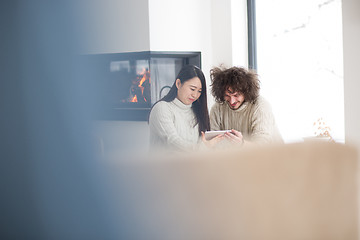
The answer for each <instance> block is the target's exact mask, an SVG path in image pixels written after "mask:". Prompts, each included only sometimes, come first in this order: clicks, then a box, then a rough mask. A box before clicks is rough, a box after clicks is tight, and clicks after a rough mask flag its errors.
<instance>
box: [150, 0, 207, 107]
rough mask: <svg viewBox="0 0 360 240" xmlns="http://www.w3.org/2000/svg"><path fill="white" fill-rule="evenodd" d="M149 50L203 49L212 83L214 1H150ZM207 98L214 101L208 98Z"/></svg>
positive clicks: (203, 65)
mask: <svg viewBox="0 0 360 240" xmlns="http://www.w3.org/2000/svg"><path fill="white" fill-rule="evenodd" d="M149 20H150V50H152V51H200V52H201V62H202V66H201V67H202V70H203V72H204V74H205V77H206V80H207V87H209V84H210V81H209V79H210V77H209V72H210V67H211V64H212V62H211V60H212V48H211V46H212V38H211V1H208V0H182V1H178V0H167V1H163V0H149ZM208 100H211V99H210V98H209V97H208Z"/></svg>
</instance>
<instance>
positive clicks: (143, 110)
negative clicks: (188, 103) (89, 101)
mask: <svg viewBox="0 0 360 240" xmlns="http://www.w3.org/2000/svg"><path fill="white" fill-rule="evenodd" d="M90 57H91V58H92V59H95V60H96V61H97V62H101V63H102V64H103V65H104V63H105V65H106V64H107V63H108V64H110V62H112V61H128V60H129V61H135V60H149V65H150V60H151V58H181V59H182V65H183V66H184V65H187V64H192V65H195V66H197V67H199V68H201V52H199V51H194V52H193V51H186V52H185V51H142V52H123V53H102V54H91V55H90ZM174 80H175V79H174ZM132 105H133V106H132ZM135 105H136V106H135ZM152 105H153V104H152V103H150V104H141V103H137V104H132V103H126V104H122V105H121V104H120V105H119V106H105V107H104V111H101V115H100V116H98V120H112V121H148V117H149V113H150V110H151V107H152Z"/></svg>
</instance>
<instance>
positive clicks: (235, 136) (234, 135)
mask: <svg viewBox="0 0 360 240" xmlns="http://www.w3.org/2000/svg"><path fill="white" fill-rule="evenodd" d="M224 135H225V138H226V139H227V140H229V142H231V143H233V144H239V145H243V144H244V138H243V135H242V134H241V132H239V131H236V130H234V129H231V131H230V132H227V133H225V134H224Z"/></svg>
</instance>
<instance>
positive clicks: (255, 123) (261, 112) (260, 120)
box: [210, 67, 283, 144]
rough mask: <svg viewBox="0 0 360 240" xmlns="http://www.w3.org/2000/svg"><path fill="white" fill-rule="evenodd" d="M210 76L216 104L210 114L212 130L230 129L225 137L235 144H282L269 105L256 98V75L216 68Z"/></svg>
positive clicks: (236, 69) (258, 97) (249, 72)
mask: <svg viewBox="0 0 360 240" xmlns="http://www.w3.org/2000/svg"><path fill="white" fill-rule="evenodd" d="M210 77H211V81H212V84H211V87H212V88H211V93H212V95H213V96H214V98H215V101H216V103H215V104H214V106H213V107H212V108H211V111H210V128H211V130H231V132H229V133H226V134H225V138H226V139H228V140H229V141H230V142H232V143H235V144H244V143H245V144H247V143H260V144H262V143H277V142H283V140H282V137H281V135H280V132H279V130H278V128H277V126H276V122H275V118H274V115H273V113H272V110H271V106H270V104H269V102H268V101H266V100H265V99H264V98H263V97H261V96H260V95H259V91H260V81H259V79H258V75H257V74H256V73H255V72H253V71H252V70H247V69H245V68H242V67H231V68H224V67H215V68H213V69H212V70H211V72H210Z"/></svg>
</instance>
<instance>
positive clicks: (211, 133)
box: [205, 130, 231, 140]
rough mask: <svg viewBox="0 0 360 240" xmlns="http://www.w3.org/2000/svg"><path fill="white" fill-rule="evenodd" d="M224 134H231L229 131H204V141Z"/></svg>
mask: <svg viewBox="0 0 360 240" xmlns="http://www.w3.org/2000/svg"><path fill="white" fill-rule="evenodd" d="M226 132H231V130H221V131H206V132H205V139H206V140H210V139H212V138H214V137H216V136H217V135H220V134H224V133H226Z"/></svg>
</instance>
